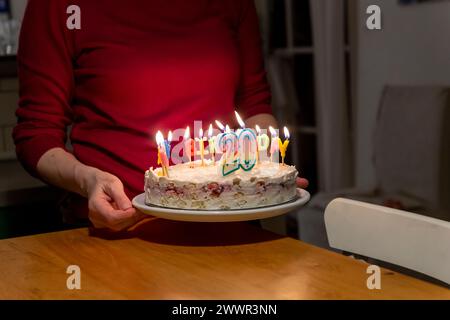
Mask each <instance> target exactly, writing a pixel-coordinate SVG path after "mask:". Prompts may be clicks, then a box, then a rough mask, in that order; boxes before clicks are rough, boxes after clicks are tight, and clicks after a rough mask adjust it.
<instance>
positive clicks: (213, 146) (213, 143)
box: [208, 124, 216, 165]
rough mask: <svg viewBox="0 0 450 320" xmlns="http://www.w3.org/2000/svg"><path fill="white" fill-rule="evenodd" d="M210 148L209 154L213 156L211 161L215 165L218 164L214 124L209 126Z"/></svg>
mask: <svg viewBox="0 0 450 320" xmlns="http://www.w3.org/2000/svg"><path fill="white" fill-rule="evenodd" d="M208 148H209V153H210V154H211V159H212V163H213V165H215V164H216V137H215V136H213V127H212V124H210V125H209V130H208Z"/></svg>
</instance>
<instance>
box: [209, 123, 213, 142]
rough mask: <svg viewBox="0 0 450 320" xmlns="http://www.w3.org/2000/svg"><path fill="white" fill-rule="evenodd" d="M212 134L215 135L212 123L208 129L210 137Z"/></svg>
mask: <svg viewBox="0 0 450 320" xmlns="http://www.w3.org/2000/svg"><path fill="white" fill-rule="evenodd" d="M212 135H213V126H212V124H210V125H209V129H208V138H210V139H211V137H212Z"/></svg>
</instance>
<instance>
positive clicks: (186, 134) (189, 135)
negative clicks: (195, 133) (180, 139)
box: [184, 126, 191, 140]
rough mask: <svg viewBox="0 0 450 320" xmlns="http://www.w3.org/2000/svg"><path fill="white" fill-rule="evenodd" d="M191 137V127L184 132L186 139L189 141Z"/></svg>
mask: <svg viewBox="0 0 450 320" xmlns="http://www.w3.org/2000/svg"><path fill="white" fill-rule="evenodd" d="M190 137H191V131H190V129H189V126H188V127H186V131H185V132H184V139H185V140H187V139H189V138H190Z"/></svg>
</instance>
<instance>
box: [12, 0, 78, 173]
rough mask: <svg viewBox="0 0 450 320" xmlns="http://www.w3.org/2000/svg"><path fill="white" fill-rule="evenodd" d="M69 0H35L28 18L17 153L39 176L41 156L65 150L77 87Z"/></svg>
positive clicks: (21, 47) (23, 36) (21, 50)
mask: <svg viewBox="0 0 450 320" xmlns="http://www.w3.org/2000/svg"><path fill="white" fill-rule="evenodd" d="M64 3H65V1H60V0H29V1H28V6H27V9H26V12H25V16H24V19H23V24H22V29H21V35H20V42H19V52H18V74H19V81H20V99H19V107H18V109H17V111H16V116H17V125H16V127H15V128H14V130H13V138H14V142H15V145H16V153H17V157H18V159H19V161H20V162H21V163H22V165H23V166H24V167H25V169H26V170H27V171H28V172H29V173H31V174H32V175H34V176H38V174H37V170H36V166H37V163H38V161H39V159H40V158H41V156H42V155H43V154H44V153H45V152H47V151H48V150H50V149H52V148H57V147H59V148H63V149H65V141H66V131H67V127H68V125H69V124H70V123H71V118H72V117H71V108H70V100H71V96H72V91H73V88H74V80H73V67H72V65H73V63H72V61H73V59H72V56H73V51H74V50H73V42H72V40H71V39H70V37H71V35H70V32H74V31H69V30H68V29H67V28H66V19H67V14H66V7H65V6H64Z"/></svg>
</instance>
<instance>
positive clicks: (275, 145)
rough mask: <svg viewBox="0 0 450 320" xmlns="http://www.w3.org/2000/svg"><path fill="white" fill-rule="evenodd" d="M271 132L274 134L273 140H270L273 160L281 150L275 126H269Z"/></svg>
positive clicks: (271, 159) (271, 158)
mask: <svg viewBox="0 0 450 320" xmlns="http://www.w3.org/2000/svg"><path fill="white" fill-rule="evenodd" d="M269 131H270V134H271V135H272V140H271V141H270V161H271V162H273V156H274V155H275V153H277V152H278V151H279V148H280V145H279V142H278V140H279V138H278V137H277V132H276V131H275V129H274V128H272V127H269Z"/></svg>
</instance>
